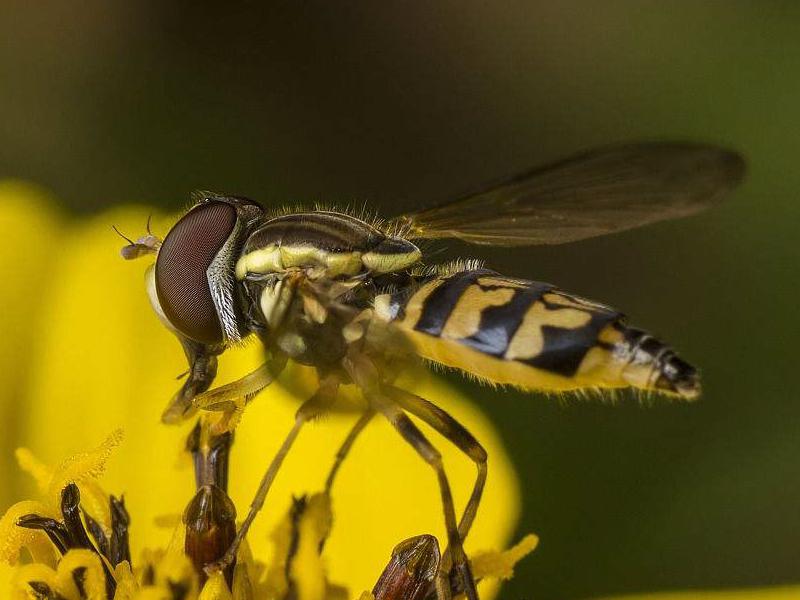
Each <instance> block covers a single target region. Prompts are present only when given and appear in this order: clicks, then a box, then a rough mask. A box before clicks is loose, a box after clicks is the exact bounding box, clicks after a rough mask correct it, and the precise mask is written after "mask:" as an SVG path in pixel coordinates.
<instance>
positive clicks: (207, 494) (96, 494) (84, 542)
mask: <svg viewBox="0 0 800 600" xmlns="http://www.w3.org/2000/svg"><path fill="white" fill-rule="evenodd" d="M206 427H207V426H206ZM206 432H207V429H206ZM120 439H121V433H120V432H119V431H116V432H114V433H113V434H112V435H111V436H109V437H108V438H107V439H106V440H105V441H104V442H103V443H102V444H100V446H98V447H97V448H95V449H94V450H92V451H89V452H85V453H80V454H77V455H75V456H73V457H70V458H68V459H67V460H65V461H62V462H61V464H59V465H58V466H57V467H55V468H53V469H51V468H48V467H47V466H46V465H43V464H42V463H40V462H39V461H38V460H37V459H35V458H34V457H33V455H32V454H31V453H30V452H29V451H27V450H23V451H20V452H18V453H17V457H18V460H19V461H20V464H21V466H22V467H23V468H24V469H25V470H27V471H28V472H29V473H30V474H31V475H33V477H34V479H35V480H36V482H37V484H38V485H39V488H40V490H42V492H43V493H44V500H43V501H22V502H18V503H17V504H15V505H14V506H12V507H11V508H10V509H9V510H8V511H7V512H6V514H5V515H4V516H3V517H2V519H0V562H3V563H6V564H8V565H12V566H13V565H16V564H17V563H18V562H19V561H20V557H21V556H22V555H23V554H25V553H27V554H28V555H29V556H31V557H32V561H31V562H29V563H27V564H23V565H21V566H18V567H17V568H16V570H15V571H14V573H13V576H12V581H11V586H10V592H11V595H12V598H14V599H15V600H17V599H18V600H24V599H26V598H29V597H31V596H33V597H36V598H44V599H51V598H52V599H64V600H111V599H112V598H113V599H114V600H147V599H149V598H167V599H171V600H175V599H181V600H192V599H194V598H198V599H199V600H233V599H237V600H252V599H261V598H264V599H275V600H278V599H283V598H296V599H298V600H346V599H347V597H348V592H347V589H346V588H344V587H342V586H338V585H333V584H331V583H330V582H329V581H328V577H327V569H326V565H325V561H324V560H323V557H322V555H321V551H322V548H323V546H324V544H325V542H326V541H327V539H328V537H329V536H330V533H331V528H332V524H333V516H332V512H331V502H330V498H329V497H328V496H327V495H326V494H315V495H313V496H311V497H309V498H305V497H302V498H299V499H295V500H294V501H293V504H292V507H291V509H290V511H289V514H288V515H287V516H286V518H285V519H284V520H283V521H282V522H281V523H279V525H278V527H277V528H276V529H275V531H274V532H273V534H272V541H273V546H274V551H273V553H272V560H271V564H270V566H269V568H265V565H264V563H263V562H261V561H258V560H256V559H255V558H254V557H253V555H252V554H251V552H250V549H249V546H247V545H243V546H242V547H240V550H239V552H238V554H237V561H236V564H235V565H234V566H233V567H232V568H230V569H226V570H225V571H224V572H216V573H212V574H211V575H210V576H207V574H206V572H205V570H204V567H205V566H207V565H208V564H209V563H210V562H213V561H214V560H216V558H218V557H219V554H220V552H221V551H224V550H225V549H226V548H227V547H228V545H229V544H230V541H231V540H232V538H233V536H234V535H235V528H234V524H235V517H236V511H235V508H234V507H233V503H232V502H231V500H230V499H229V498H228V497H227V495H226V493H225V491H224V487H225V485H226V481H227V475H226V473H227V461H228V456H229V449H230V445H231V442H232V439H233V438H232V436H231V435H230V434H225V435H222V436H217V437H216V438H214V439H215V443H214V444H213V445H212V444H208V443H204V440H205V442H208V439H209V436H208V435H207V434H204V432H203V431H202V430H201V427H200V425H198V427H197V428H196V429H195V431H194V432H192V434H191V435H190V440H191V442H190V444H189V445H188V448H189V450H191V452H192V455H193V457H194V461H195V476H196V481H197V487H198V489H197V492H196V494H195V496H194V497H193V498H192V500H191V501H190V502H189V504H188V506H187V507H186V510H185V511H184V514H183V519H182V523H181V524H180V525H178V527H177V528H176V529H175V531H174V533H173V534H172V537H171V540H170V542H169V545H168V546H167V548H166V549H160V548H157V549H153V548H147V549H145V550H144V551H143V552H142V556H141V557H140V558H139V559H137V560H134V561H131V554H130V546H129V535H128V533H129V531H128V529H129V526H130V517H129V514H128V512H127V510H126V509H125V505H124V502H123V501H122V500H120V499H116V498H114V497H113V496H109V495H108V494H106V493H105V491H104V490H103V488H102V487H101V486H100V484H99V482H98V479H97V478H98V477H99V475H101V474H102V473H103V472H104V470H105V465H106V462H107V460H108V458H109V455H110V453H111V450H112V449H113V448H115V447H116V446H117V445H118V444H119V442H120ZM211 447H213V448H214V449H215V451H214V452H209V451H208V449H209V448H211ZM220 466H222V468H221V469H218V468H217V467H220ZM209 467H210V469H209ZM81 489H82V490H83V494H82V492H81ZM87 492H88V493H87ZM109 509H110V510H109ZM424 537H425V538H426V539H428V540H432V543H429V544H428V545H427V546H425V548H426V549H428V550H430V552H429V553H428V554H429V556H416V555H411V556H409V555H408V554H407V553H406V555H404V562H403V564H401V565H400V567H401V569H400V572H401V574H407V573H408V570H407V567H408V564H409V561H410V560H412V561H413V560H416V561H417V562H419V561H425V560H428V561H429V562H430V563H431V568H430V569H429V570H428V572H427V573H426V575H427V577H426V578H420V579H419V580H416V581H412V582H411V584H412V586H413V588H414V589H416V590H418V591H419V592H420V595H419V596H418V597H419V598H420V600H422V599H423V598H425V597H426V595H427V592H430V591H431V590H432V585H433V583H432V582H433V576H434V574H435V572H436V567H437V566H438V558H439V551H438V545H437V544H436V542H435V538H434V537H433V536H430V535H428V536H424ZM535 545H536V539H535V538H534V537H533V536H528V537H527V538H525V539H524V540H523V541H522V542H521V543H520V544H518V545H517V546H516V547H515V548H513V549H511V550H509V551H507V552H504V553H486V554H482V555H478V556H476V557H474V558H473V561H472V563H473V569H474V573H475V576H476V578H477V579H478V580H481V579H484V578H487V577H490V578H508V577H510V575H511V569H512V568H513V565H514V564H515V563H516V562H517V561H518V560H520V559H521V558H522V557H524V556H525V555H526V554H528V553H529V552H530V551H531V550H533V548H534V547H535ZM408 546H409V544H408V542H406V543H404V544H401V545H400V546H398V547H403V548H407V547H408ZM414 549H417V546H415V547H414ZM209 552H211V553H212V554H209ZM417 554H419V553H417ZM397 556H398V553H397V551H395V553H394V554H393V559H392V562H397V561H396V557H397ZM431 561H433V562H431ZM392 562H390V567H391V566H392ZM390 567H387V569H386V571H385V573H389V572H392V571H391V568H390ZM386 581H387V577H386V576H383V577H382V578H381V582H379V583H378V584H377V585H376V586H375V588H374V590H373V591H374V593H375V594H376V597H377V599H376V600H384V599H385V600H409V598H411V596H410V595H409V594H408V593H403V594H402V595H397V590H398V588H401V589H402V588H403V587H405V588H409V585H405V586H404V585H403V584H404V583H405V582H404V581H403V580H402V579H401V580H400V581H399V582H398V581H394V582H391V581H390V582H389V583H388V584H387V583H386ZM392 594H394V595H392ZM368 597H369V596H368Z"/></svg>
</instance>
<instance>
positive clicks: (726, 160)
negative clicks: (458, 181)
mask: <svg viewBox="0 0 800 600" xmlns="http://www.w3.org/2000/svg"><path fill="white" fill-rule="evenodd" d="M744 171H745V163H744V159H743V158H742V157H741V156H740V155H739V154H737V153H735V152H732V151H729V150H725V149H722V148H718V147H715V146H708V145H702V144H692V143H670V142H662V143H644V144H631V145H624V146H613V147H608V148H603V149H599V150H595V151H590V152H587V153H585V154H580V155H577V156H574V157H571V158H568V159H566V160H563V161H560V162H558V163H555V164H551V165H548V166H545V167H539V168H536V169H533V170H531V171H528V172H526V173H522V174H520V175H518V176H516V177H514V178H512V179H509V180H506V181H504V182H501V183H499V184H496V185H493V186H489V187H487V188H485V189H483V190H482V191H479V192H478V193H475V194H470V195H467V196H464V197H462V198H459V199H457V200H454V201H450V202H447V203H444V204H441V205H439V206H435V207H433V208H429V209H425V210H421V211H419V212H415V213H411V214H408V215H404V216H400V217H397V218H396V219H394V221H393V223H394V224H395V225H396V226H397V227H398V228H400V229H401V230H402V231H404V232H405V233H406V235H407V236H408V237H410V238H412V239H419V238H424V239H437V238H458V239H461V240H464V241H467V242H472V243H474V244H492V245H498V246H524V245H533V244H561V243H564V242H572V241H575V240H581V239H585V238H590V237H595V236H598V235H605V234H607V233H613V232H615V231H623V230H625V229H631V228H633V227H639V226H641V225H646V224H648V223H654V222H656V221H663V220H665V219H675V218H679V217H685V216H688V215H692V214H695V213H697V212H700V211H702V210H705V209H706V208H708V207H710V206H712V205H713V204H715V203H717V202H718V201H719V200H720V199H721V198H722V197H723V196H724V195H725V193H726V192H728V191H729V190H731V189H732V188H734V187H735V186H736V185H737V184H738V183H739V182H740V181H741V180H742V178H743V176H744Z"/></svg>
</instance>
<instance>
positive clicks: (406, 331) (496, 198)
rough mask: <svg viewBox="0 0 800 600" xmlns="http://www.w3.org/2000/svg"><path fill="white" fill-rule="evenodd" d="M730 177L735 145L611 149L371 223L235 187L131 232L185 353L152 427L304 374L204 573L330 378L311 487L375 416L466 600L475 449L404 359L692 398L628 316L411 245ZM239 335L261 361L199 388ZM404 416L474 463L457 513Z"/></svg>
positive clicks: (694, 203) (563, 218) (670, 212)
mask: <svg viewBox="0 0 800 600" xmlns="http://www.w3.org/2000/svg"><path fill="white" fill-rule="evenodd" d="M742 173H743V161H742V159H741V158H740V157H739V156H738V155H736V154H734V153H732V152H728V151H725V150H721V149H718V148H714V147H710V146H704V145H697V144H670V143H661V144H639V145H630V146H619V147H612V148H606V149H602V150H599V151H595V152H591V153H587V154H583V155H580V156H577V157H574V158H571V159H568V160H566V161H563V162H560V163H557V164H554V165H550V166H548V167H544V168H539V169H535V170H532V171H530V172H528V173H524V174H522V175H520V176H518V177H516V178H513V179H511V180H508V181H505V182H503V183H500V184H499V185H494V186H491V187H489V188H487V189H486V190H483V191H480V192H478V193H476V194H471V195H468V196H465V197H463V198H460V199H457V200H455V201H452V202H448V203H445V204H442V205H438V206H434V207H433V208H428V209H425V210H421V211H419V212H416V213H412V214H407V215H401V216H399V217H396V218H395V219H392V220H390V221H388V222H387V223H385V224H384V225H383V226H381V225H378V224H374V223H369V222H367V221H365V220H362V219H358V218H356V217H354V216H350V215H347V214H343V213H340V212H334V211H322V210H311V211H302V210H299V211H296V212H288V213H287V212H284V213H279V214H275V213H270V212H268V211H266V210H265V209H264V208H262V207H261V206H260V205H258V204H257V203H255V202H253V201H251V200H247V199H244V198H239V197H231V196H224V195H219V194H201V195H200V196H199V197H198V198H197V199H196V200H197V201H196V204H195V206H194V207H193V208H192V209H191V210H189V211H188V212H187V213H186V214H185V215H184V216H183V217H182V218H181V219H180V220H179V221H178V222H177V223H176V224H175V225H174V226H173V228H172V229H171V230H170V231H169V233H168V234H167V236H166V237H165V239H164V240H163V242H161V241H160V240H157V239H156V238H154V236H152V235H148V236H146V237H144V238H142V239H141V240H139V242H136V243H133V244H131V245H129V246H127V247H126V248H125V249H124V253H123V255H124V256H127V257H136V256H140V255H142V254H144V253H147V252H156V253H157V257H156V262H155V265H154V266H153V267H151V268H150V269H149V271H148V276H147V282H148V293H149V295H150V299H151V302H152V304H153V307H154V309H155V311H156V312H157V314H158V315H159V317H160V318H161V320H162V321H163V322H164V324H165V325H166V326H167V327H169V328H170V329H171V330H172V331H173V332H174V333H175V334H176V335H177V337H178V339H179V340H180V341H181V343H182V345H183V348H184V350H185V353H186V356H187V359H188V361H189V365H190V370H189V373H188V376H187V378H186V381H185V382H184V384H183V387H182V388H181V389H180V390H179V391H178V393H177V394H176V396H175V397H174V398H173V401H172V402H171V404H170V406H169V408H168V409H167V411H166V412H165V413H164V417H163V418H164V420H165V421H167V422H174V421H179V420H181V419H184V418H186V417H187V416H188V415H190V414H191V413H192V412H193V411H194V410H196V409H197V408H205V409H212V410H219V409H223V410H224V409H225V408H227V407H229V406H230V405H231V404H232V403H233V402H235V401H237V400H241V399H242V398H244V399H249V398H251V397H252V396H254V395H255V394H257V393H258V392H259V391H261V390H262V389H264V388H265V387H267V386H268V385H269V384H270V383H271V382H272V381H273V380H274V378H275V376H276V375H277V373H278V372H280V370H281V369H282V368H283V366H284V365H285V364H286V363H287V362H288V361H289V360H292V361H296V362H299V363H302V364H306V365H311V366H313V367H316V369H317V372H318V374H319V389H318V391H317V392H316V393H315V394H314V395H313V396H312V397H311V398H309V399H307V400H306V401H305V402H304V403H303V404H302V406H301V407H300V409H299V410H298V413H297V420H296V423H295V426H294V427H293V428H292V430H291V431H290V432H289V434H288V436H287V438H286V440H285V441H284V443H283V445H282V446H281V449H280V451H279V452H278V454H277V455H276V457H275V458H274V460H273V462H272V464H271V465H270V468H269V469H268V471H267V473H266V475H265V476H264V479H263V480H262V482H261V485H260V487H259V490H258V493H257V494H256V498H255V500H254V501H253V504H252V507H251V510H250V512H249V513H248V515H247V517H246V519H245V520H244V522H243V524H242V526H241V528H240V529H239V531H238V533H237V536H236V541H235V542H234V543H233V545H232V547H231V548H230V550H229V552H228V553H227V554H226V556H225V558H223V560H222V561H221V563H220V564H218V565H216V567H218V568H222V567H224V566H226V565H228V564H230V563H231V561H232V560H233V559H234V557H235V552H236V549H237V548H238V545H239V543H240V542H241V540H242V539H243V538H244V536H245V534H246V532H247V529H248V528H249V526H250V524H251V523H252V520H253V518H254V517H255V514H256V513H257V512H258V510H259V509H260V507H261V505H262V504H263V502H264V500H265V498H266V495H267V491H268V490H269V487H270V485H271V483H272V481H273V479H274V477H275V474H276V473H277V471H278V469H279V467H280V465H281V463H282V461H283V458H284V457H285V455H286V453H287V452H288V451H289V449H290V447H291V445H292V443H293V441H294V439H295V438H296V436H297V434H298V433H299V431H300V429H301V427H302V425H303V424H304V423H305V422H307V421H308V420H309V419H311V418H313V417H314V416H316V415H318V414H319V413H321V412H324V411H325V410H327V409H329V408H330V407H331V405H332V404H333V403H334V401H335V399H336V396H337V391H338V389H339V387H340V386H343V385H355V386H357V387H358V388H359V389H360V390H361V392H362V395H363V397H364V400H365V403H364V407H365V408H364V414H363V416H362V417H361V418H359V420H358V422H357V423H356V424H355V426H354V427H353V430H352V432H351V434H350V435H349V436H348V438H347V440H346V441H345V443H344V445H343V446H342V448H341V449H340V451H339V453H338V454H337V461H336V463H335V464H334V467H333V469H332V471H331V475H330V477H329V478H328V488H329V489H330V487H331V486H332V483H333V480H334V475H335V473H336V472H337V470H338V469H339V467H340V465H341V462H342V460H343V459H344V457H345V456H346V454H347V452H348V451H349V449H350V447H351V446H352V445H353V443H354V441H355V439H356V438H357V436H358V434H359V433H360V432H361V431H362V430H363V428H364V427H365V426H366V424H367V423H368V422H369V420H370V419H371V418H372V417H373V415H375V414H381V415H382V416H384V417H385V418H387V419H388V420H389V421H390V422H391V423H392V425H394V426H395V428H396V429H397V431H398V432H399V433H400V435H401V436H402V437H403V438H404V439H405V440H406V441H407V442H409V443H410V444H411V445H412V446H413V447H414V448H415V449H416V450H417V452H418V453H419V455H420V456H421V457H422V458H423V459H424V460H425V461H426V462H427V463H428V464H429V465H430V466H431V467H432V469H433V470H434V471H435V473H436V475H437V478H438V481H439V484H440V491H441V496H442V505H443V508H444V515H445V523H446V526H447V531H448V544H449V547H448V550H447V551H446V552H445V553H444V554H443V555H442V560H441V564H440V567H439V573H438V575H437V579H436V590H437V595H438V596H439V598H448V597H449V596H450V589H451V584H450V573H451V571H453V572H454V573H455V575H456V576H457V577H460V580H461V586H462V588H463V590H464V591H465V593H466V595H467V597H468V598H470V599H472V600H474V599H475V598H477V592H476V590H475V586H474V582H473V581H472V576H471V574H470V571H469V565H468V562H467V560H466V556H465V555H464V552H463V548H462V542H463V539H464V537H465V536H466V535H467V533H468V532H469V529H470V527H471V525H472V522H473V520H474V518H475V515H476V512H477V509H478V504H479V502H480V498H481V493H482V490H483V485H484V482H485V479H486V453H485V451H484V449H483V448H482V447H481V445H480V443H479V442H478V441H477V440H476V439H475V438H473V437H472V435H470V433H469V432H468V431H466V430H465V429H464V428H463V427H462V426H461V425H460V424H459V423H458V422H457V421H455V420H454V419H453V418H452V417H450V416H449V415H448V414H447V413H445V412H444V411H442V410H441V409H439V408H438V407H436V406H435V405H433V404H431V403H430V402H428V401H427V400H425V399H423V398H420V397H418V396H415V395H414V394H411V393H410V392H408V391H406V390H403V389H401V388H399V387H397V386H396V385H395V379H396V377H397V375H398V373H399V372H400V371H401V370H402V369H403V368H404V367H405V366H406V365H408V364H409V363H410V362H411V361H413V360H415V359H418V358H420V357H421V358H423V359H426V360H428V361H431V362H434V363H437V364H440V365H444V366H448V367H453V368H456V369H460V370H462V371H464V372H466V373H468V374H471V375H473V376H475V377H477V378H479V379H482V380H485V381H488V382H492V383H498V384H508V385H512V386H517V387H519V388H522V389H526V390H533V391H542V392H567V391H571V390H586V389H598V390H603V389H615V388H624V387H631V388H636V389H641V390H648V391H654V392H659V393H663V394H666V395H671V396H674V397H678V398H685V399H690V398H694V397H696V396H697V395H698V393H699V389H700V388H699V381H698V376H697V372H696V371H695V369H694V368H693V367H691V366H690V365H689V364H688V363H686V362H684V361H683V360H682V359H680V358H678V356H677V355H676V354H675V353H674V352H673V351H672V350H670V349H669V348H668V347H667V346H666V345H665V344H663V343H662V342H660V341H658V340H656V339H655V338H653V337H652V336H650V335H648V334H646V333H644V332H643V331H640V330H638V329H633V328H630V327H628V326H627V325H626V322H625V318H624V317H623V315H622V314H621V313H619V312H617V311H615V310H613V309H611V308H608V307H606V306H603V305H601V304H598V303H596V302H592V301H589V300H586V299H583V298H580V297H578V296H575V295H573V294H569V293H566V292H564V291H561V290H559V289H557V288H556V287H554V286H552V285H549V284H545V283H539V282H535V281H527V280H523V279H516V278H510V277H505V276H502V275H499V274H498V273H495V272H494V271H491V270H488V269H484V268H482V267H480V266H479V265H477V264H476V263H471V262H465V263H459V264H456V265H449V266H443V267H442V266H439V267H436V266H433V267H432V266H429V265H425V264H423V263H424V257H423V255H422V253H421V252H420V250H419V248H418V246H417V245H416V244H415V240H418V239H422V240H425V239H431V240H433V239H439V238H458V239H462V240H465V241H468V242H473V243H476V244H491V245H504V246H523V245H529V244H551V243H562V242H567V241H573V240H578V239H583V238H587V237H592V236H597V235H602V234H605V233H610V232H613V231H619V230H622V229H627V228H631V227H636V226H640V225H644V224H647V223H650V222H653V221H658V220H663V219H669V218H675V217H681V216H686V215H690V214H693V213H696V212H698V211H700V210H702V209H704V208H707V207H708V206H710V205H712V204H714V203H715V202H716V201H717V200H718V199H719V198H720V197H721V196H722V195H723V193H724V192H726V191H727V190H729V189H730V188H731V187H733V186H734V185H735V184H736V183H738V181H739V180H740V179H741V176H742ZM250 335H255V336H257V337H258V338H259V339H260V341H261V343H262V344H263V346H264V348H265V351H266V355H267V360H266V362H265V364H264V365H263V366H262V367H260V368H259V369H257V370H256V371H254V372H253V373H249V374H247V375H245V376H244V377H242V379H240V380H238V381H235V382H233V383H231V384H227V385H225V386H222V387H219V388H215V389H209V388H210V386H211V383H212V381H213V379H214V376H215V374H216V357H217V356H218V355H219V354H221V353H222V352H223V351H224V350H225V349H226V348H228V347H230V346H232V345H235V344H237V343H239V342H240V341H241V340H242V339H244V338H245V337H247V336H250ZM408 414H411V415H414V416H416V417H418V418H419V419H420V420H421V421H422V422H424V423H426V424H427V425H429V426H430V427H432V428H433V429H435V430H437V431H439V432H440V433H442V434H443V435H444V436H445V437H446V438H448V439H449V440H450V441H451V442H452V443H454V444H455V445H456V446H457V447H458V448H460V449H461V450H462V451H463V452H464V453H466V455H467V456H468V457H469V458H471V459H472V460H473V461H474V462H475V465H476V468H477V477H476V482H475V485H474V488H473V492H472V495H471V497H470V500H469V502H468V504H467V507H466V508H465V510H464V513H463V514H462V515H461V518H460V520H457V519H456V514H455V509H454V507H453V501H452V495H451V492H450V488H449V483H448V481H447V478H446V476H445V474H444V470H443V466H442V463H441V457H440V455H439V453H438V451H437V450H436V449H435V448H434V447H433V445H432V444H431V443H430V442H429V441H428V439H427V437H426V436H425V435H424V434H423V432H422V431H421V430H420V429H418V428H417V426H416V425H415V424H414V423H413V422H412V421H411V419H410V418H409V417H408Z"/></svg>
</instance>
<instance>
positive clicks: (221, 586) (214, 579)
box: [198, 571, 233, 600]
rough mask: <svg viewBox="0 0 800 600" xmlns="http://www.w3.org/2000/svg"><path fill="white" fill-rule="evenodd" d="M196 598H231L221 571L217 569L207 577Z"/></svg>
mask: <svg viewBox="0 0 800 600" xmlns="http://www.w3.org/2000/svg"><path fill="white" fill-rule="evenodd" d="M198 600H233V597H232V596H231V592H230V590H229V589H228V584H227V583H225V576H224V575H223V574H222V572H220V571H217V572H216V573H214V574H213V575H212V576H211V577H209V578H208V581H206V584H205V585H204V586H203V591H202V592H200V597H199V598H198Z"/></svg>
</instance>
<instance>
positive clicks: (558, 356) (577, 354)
mask: <svg viewBox="0 0 800 600" xmlns="http://www.w3.org/2000/svg"><path fill="white" fill-rule="evenodd" d="M554 310H558V309H554ZM587 312H590V314H591V319H590V320H589V322H588V323H587V324H586V325H584V326H583V327H576V328H564V327H554V326H552V325H543V326H542V338H543V344H542V350H541V352H539V353H538V354H537V355H536V356H534V357H532V358H527V359H522V360H520V362H523V363H525V364H528V365H531V366H532V367H536V368H537V369H544V370H546V371H550V372H551V373H557V374H559V375H563V376H564V377H573V376H574V375H575V374H576V373H577V372H578V369H579V368H580V366H581V363H582V362H583V359H584V358H585V357H586V354H587V353H588V352H589V350H591V349H592V348H593V347H594V346H597V345H599V343H598V340H597V336H598V335H599V334H600V332H601V331H602V330H603V328H604V327H605V326H606V325H608V324H609V323H613V322H614V321H615V320H617V319H619V318H620V314H619V313H615V312H595V311H587Z"/></svg>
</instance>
